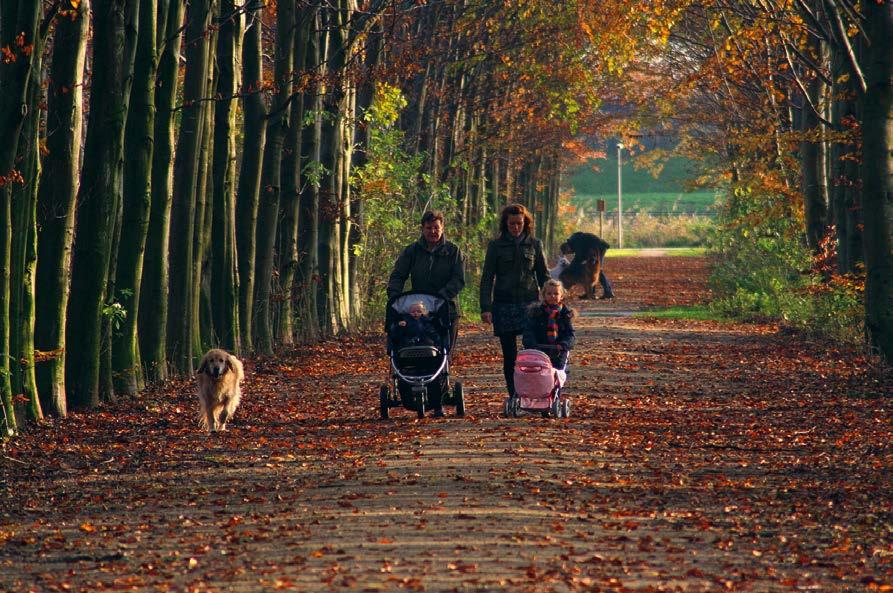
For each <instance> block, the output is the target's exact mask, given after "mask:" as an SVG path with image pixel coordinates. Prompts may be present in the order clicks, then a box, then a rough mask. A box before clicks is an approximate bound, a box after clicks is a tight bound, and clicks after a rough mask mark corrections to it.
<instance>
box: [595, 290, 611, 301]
mask: <svg viewBox="0 0 893 593" xmlns="http://www.w3.org/2000/svg"><path fill="white" fill-rule="evenodd" d="M613 298H614V293H613V292H612V293H611V294H603V295H602V296H600V297H598V300H600V301H604V300H607V299H613Z"/></svg>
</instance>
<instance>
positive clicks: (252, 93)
mask: <svg viewBox="0 0 893 593" xmlns="http://www.w3.org/2000/svg"><path fill="white" fill-rule="evenodd" d="M261 10H262V9H261V8H257V9H256V10H255V12H253V13H249V15H248V19H249V23H248V28H247V29H246V31H245V45H244V47H243V48H242V64H243V70H242V93H243V94H244V99H243V100H242V110H243V112H244V113H245V118H244V124H243V128H242V138H243V140H242V166H241V170H240V172H239V189H238V194H237V197H236V221H237V222H236V253H237V261H238V267H239V329H240V330H241V338H242V350H243V351H244V352H251V351H253V350H254V345H253V344H254V342H253V340H252V333H253V327H254V324H253V315H254V279H255V271H254V257H255V253H256V251H257V249H256V245H255V229H256V225H257V202H258V193H259V192H260V171H261V163H263V158H264V138H265V135H266V116H267V114H266V110H265V109H264V103H263V96H262V94H261V92H262V89H263V53H262V46H261V39H262V38H261V27H262V23H261V16H262V14H263V13H262V12H261Z"/></svg>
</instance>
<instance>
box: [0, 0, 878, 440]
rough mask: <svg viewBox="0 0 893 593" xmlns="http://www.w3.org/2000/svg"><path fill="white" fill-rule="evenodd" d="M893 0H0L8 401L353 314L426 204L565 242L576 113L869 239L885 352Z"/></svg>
mask: <svg viewBox="0 0 893 593" xmlns="http://www.w3.org/2000/svg"><path fill="white" fill-rule="evenodd" d="M891 6H893V4H891V2H890V1H889V0H871V1H868V2H861V3H854V2H851V1H850V0H655V1H653V2H648V3H628V2H619V1H617V2H614V1H604V0H602V1H596V0H568V1H566V2H557V3H556V2H552V1H546V0H511V1H510V0H497V1H491V0H480V1H477V0H427V1H425V0H335V1H327V2H323V1H322V0H266V1H264V0H246V2H245V3H241V2H235V1H234V0H189V2H187V1H186V0H42V1H35V0H9V1H4V2H3V4H2V10H0V137H2V138H4V139H5V140H6V141H5V142H4V143H3V144H2V145H0V204H2V208H0V269H2V271H3V274H2V275H0V353H2V356H0V377H2V380H0V397H2V402H3V411H4V420H5V422H6V426H7V428H8V429H10V430H15V427H16V415H15V410H16V405H15V403H16V401H20V402H22V404H23V405H21V406H18V408H19V410H20V411H22V410H24V413H25V415H27V416H29V417H31V418H40V417H41V416H42V415H43V414H44V413H48V414H53V415H59V416H61V415H64V414H65V413H66V410H67V409H68V407H69V406H76V407H92V406H95V405H97V404H98V403H99V402H100V401H102V400H103V399H110V398H112V397H114V395H115V394H132V393H135V392H137V391H138V390H139V389H140V388H141V387H142V386H143V385H144V384H145V383H146V382H147V381H159V380H164V379H165V378H167V377H168V376H169V375H170V374H172V373H173V374H185V373H189V372H191V371H192V369H193V365H194V363H195V361H196V359H197V357H198V356H199V355H200V354H201V353H202V351H203V350H204V349H205V348H206V347H208V346H209V345H220V346H222V347H224V348H228V349H231V350H233V351H236V352H241V353H251V352H254V353H261V354H270V353H272V352H273V351H274V349H275V348H276V347H279V346H282V345H288V344H290V343H293V342H295V341H297V340H313V339H318V338H320V337H325V336H329V335H332V334H335V333H338V332H340V331H343V330H346V329H351V328H353V327H355V326H356V324H357V323H358V322H361V321H362V320H363V319H364V318H366V317H367V316H369V315H370V314H371V313H373V312H370V311H369V310H368V309H367V308H366V307H367V305H368V304H369V303H375V302H377V301H376V299H377V298H378V297H379V296H380V291H381V281H380V277H381V275H382V274H383V273H384V272H385V268H386V267H387V265H386V262H387V261H388V259H387V258H389V257H392V255H393V253H394V251H395V250H396V249H397V248H398V247H399V244H400V243H405V242H406V241H408V240H410V239H411V238H412V237H413V236H414V234H415V232H416V228H415V224H416V223H415V221H416V220H417V217H418V214H419V213H420V211H421V210H422V209H423V208H425V207H427V206H432V205H433V206H436V207H440V208H443V209H445V210H447V211H448V213H449V215H450V225H449V228H448V230H450V231H452V232H453V237H454V238H458V240H460V241H466V242H467V245H466V246H467V247H468V248H469V250H470V251H473V249H474V247H475V246H477V247H478V248H479V242H480V238H481V236H482V235H481V233H482V232H486V233H490V232H492V228H493V225H492V218H491V216H492V213H493V212H494V211H496V210H497V209H498V208H499V207H500V206H501V205H502V204H504V203H506V202H508V201H521V202H524V203H526V204H527V205H528V206H529V207H530V208H531V209H532V210H534V211H535V212H536V214H537V225H538V226H537V233H538V234H539V235H540V236H542V237H544V238H545V239H546V240H547V243H552V242H554V240H555V238H556V237H555V232H556V231H555V229H556V221H557V218H558V212H559V197H560V195H559V194H560V175H561V170H562V168H563V167H565V166H566V165H567V164H568V163H571V162H574V161H575V160H576V159H579V158H581V157H583V156H585V155H586V149H585V143H582V142H579V141H578V139H579V138H581V137H584V136H592V135H593V134H607V133H621V134H624V133H626V132H632V131H634V130H635V129H640V128H642V127H648V128H649V129H654V128H655V127H659V126H661V125H671V126H672V129H673V133H674V134H679V133H681V134H682V135H683V138H684V142H683V145H682V146H683V149H686V148H687V149H688V150H689V152H690V153H691V154H692V155H695V156H704V155H708V156H709V157H710V162H711V163H713V164H714V165H715V166H716V170H717V171H718V172H719V175H718V176H717V177H716V178H715V179H720V180H721V181H722V183H724V184H725V187H727V188H728V189H729V190H730V195H733V196H738V197H741V199H749V200H750V199H754V198H753V197H752V196H757V195H760V196H764V203H765V204H766V205H767V209H768V210H769V212H770V216H784V217H789V218H791V219H792V220H802V221H803V224H802V225H801V227H800V228H801V229H802V232H803V234H804V236H805V237H806V238H807V239H808V240H809V242H810V244H811V245H812V246H813V247H815V246H817V245H818V242H819V241H820V239H821V237H822V236H823V234H824V229H825V227H826V225H827V224H828V223H833V224H834V226H835V228H836V233H837V239H838V240H837V244H838V247H839V252H840V254H841V258H840V261H841V266H842V269H844V270H851V269H853V268H854V267H855V266H856V265H857V262H858V260H859V259H860V256H859V254H860V253H863V252H864V253H865V267H866V270H867V282H866V291H867V298H866V319H867V327H868V330H869V332H870V335H871V337H872V339H873V340H874V342H875V343H876V344H877V345H878V346H879V348H880V349H881V351H882V352H883V353H884V354H885V355H886V356H887V357H888V359H889V358H890V357H891V356H893V354H891V352H893V343H891V340H893V337H891V336H893V327H891V323H893V319H891V317H893V304H891V303H893V297H891V291H893V284H891V283H893V273H891V269H890V267H891V257H890V254H891V237H890V229H891V224H893V223H891V213H893V206H891V204H890V199H891V198H890V196H891V191H890V189H891V188H890V174H889V171H890V154H891V153H890V147H889V137H890V134H889V132H890V125H891V124H890V113H891V112H890V49H889V48H890V45H889V44H890V41H889V40H890V39H891V35H890V33H891V19H893V17H891V10H893V8H891ZM605 104H610V105H611V107H612V108H611V109H607V110H604V111H602V110H600V107H601V106H602V105H605ZM636 105H640V106H642V107H643V108H642V109H639V110H635V109H634V107H635V106H636ZM667 122H669V124H667ZM627 140H628V141H629V142H634V135H633V134H627ZM860 217H861V218H860ZM471 259H472V264H471V265H472V269H471V270H469V273H470V276H471V277H474V275H475V266H476V265H479V262H476V261H475V258H471ZM69 295H70V297H69Z"/></svg>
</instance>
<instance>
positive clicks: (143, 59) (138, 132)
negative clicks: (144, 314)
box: [112, 0, 158, 395]
mask: <svg viewBox="0 0 893 593" xmlns="http://www.w3.org/2000/svg"><path fill="white" fill-rule="evenodd" d="M157 15H158V2H157V0H140V14H139V21H140V27H139V36H138V38H137V49H136V57H135V61H134V70H133V81H134V82H133V88H132V89H131V95H130V109H129V110H128V113H127V126H126V128H125V130H124V153H125V159H124V203H123V220H122V226H123V228H124V229H126V232H124V233H122V234H121V238H120V243H119V246H118V261H117V265H116V267H115V270H116V279H115V292H116V297H117V300H118V302H119V303H121V305H122V306H123V307H124V311H125V312H126V317H125V318H124V320H123V322H122V323H121V327H120V330H119V331H116V332H114V334H113V339H112V370H113V371H114V373H113V377H114V385H115V391H116V392H118V393H124V394H131V395H132V394H134V393H136V392H137V391H138V390H139V389H140V388H142V386H143V385H144V381H143V372H142V365H141V364H140V354H139V341H138V339H137V333H138V332H137V330H138V321H139V302H140V288H141V286H142V278H143V258H144V252H145V247H146V234H147V232H148V228H149V213H150V211H151V206H152V154H153V148H154V133H155V77H156V73H157V70H158V53H157V48H156V43H157V37H158V31H157V22H156V19H157Z"/></svg>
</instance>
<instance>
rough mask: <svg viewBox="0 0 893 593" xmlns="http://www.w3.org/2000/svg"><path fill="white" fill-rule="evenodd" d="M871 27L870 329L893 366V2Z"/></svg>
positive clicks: (866, 130)
mask: <svg viewBox="0 0 893 593" xmlns="http://www.w3.org/2000/svg"><path fill="white" fill-rule="evenodd" d="M864 10H865V13H866V15H865V16H866V20H867V28H868V38H869V43H868V47H867V48H866V50H865V64H866V68H865V70H866V82H867V83H868V89H867V92H866V94H865V98H864V107H863V115H864V125H863V127H862V199H863V208H864V212H865V235H864V241H865V270H866V279H865V326H866V328H867V330H868V336H869V338H870V340H871V343H872V345H873V346H874V347H876V348H877V349H878V350H879V351H880V353H881V356H882V357H883V358H884V359H885V360H886V361H887V362H888V363H893V0H885V1H884V2H882V3H875V2H868V3H866V4H865V6H864Z"/></svg>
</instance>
